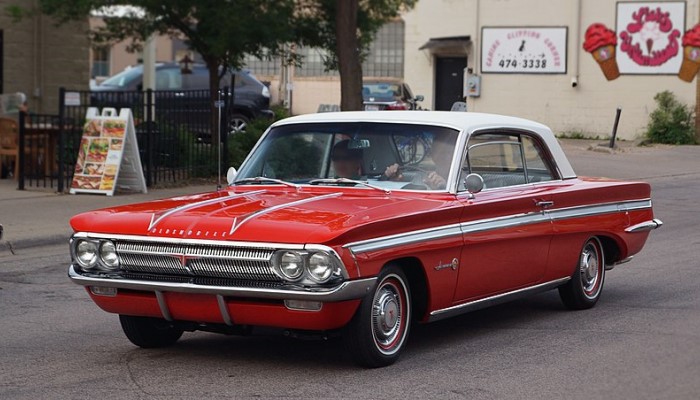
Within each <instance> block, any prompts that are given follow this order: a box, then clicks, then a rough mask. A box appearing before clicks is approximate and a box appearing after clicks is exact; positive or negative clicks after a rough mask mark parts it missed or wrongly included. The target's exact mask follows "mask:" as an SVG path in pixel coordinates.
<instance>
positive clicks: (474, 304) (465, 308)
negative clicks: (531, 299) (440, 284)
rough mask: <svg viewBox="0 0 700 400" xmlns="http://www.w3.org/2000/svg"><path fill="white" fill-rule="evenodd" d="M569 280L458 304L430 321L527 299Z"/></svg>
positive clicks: (432, 315) (432, 313)
mask: <svg viewBox="0 0 700 400" xmlns="http://www.w3.org/2000/svg"><path fill="white" fill-rule="evenodd" d="M569 279H571V277H566V278H561V279H556V280H553V281H550V282H545V283H540V284H539V285H535V286H530V287H526V288H522V289H518V290H514V291H512V292H508V293H501V294H497V295H494V296H490V297H486V298H483V299H479V300H474V301H470V302H467V303H463V304H458V305H456V306H452V307H448V308H443V309H440V310H435V311H432V312H431V313H430V317H429V318H428V321H429V322H433V321H439V320H441V319H445V318H449V317H452V316H455V315H459V314H462V313H466V312H469V311H476V310H480V309H482V308H487V307H491V306H494V305H496V304H501V303H505V302H507V301H511V300H514V299H517V298H520V297H525V296H527V295H530V294H534V293H540V292H545V291H547V290H551V289H554V288H556V287H557V286H561V285H562V284H564V283H566V282H567V281H568V280H569Z"/></svg>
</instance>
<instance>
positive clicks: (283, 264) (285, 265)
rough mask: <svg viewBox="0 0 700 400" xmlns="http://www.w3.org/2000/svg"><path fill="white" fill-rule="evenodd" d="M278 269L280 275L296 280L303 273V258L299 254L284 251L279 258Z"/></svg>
mask: <svg viewBox="0 0 700 400" xmlns="http://www.w3.org/2000/svg"><path fill="white" fill-rule="evenodd" d="M279 270H280V272H281V273H282V275H283V276H284V277H285V278H287V279H289V280H292V281H293V280H297V279H299V278H301V275H302V274H303V273H304V260H303V258H302V257H301V254H299V253H296V252H293V251H286V252H284V253H282V255H281V256H280V259H279Z"/></svg>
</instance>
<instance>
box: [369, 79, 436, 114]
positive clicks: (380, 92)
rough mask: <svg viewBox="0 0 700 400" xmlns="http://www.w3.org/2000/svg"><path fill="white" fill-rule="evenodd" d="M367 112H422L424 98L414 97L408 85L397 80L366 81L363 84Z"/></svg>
mask: <svg viewBox="0 0 700 400" xmlns="http://www.w3.org/2000/svg"><path fill="white" fill-rule="evenodd" d="M362 101H363V103H364V108H365V111H380V110H420V106H419V105H418V102H419V101H423V96H421V95H418V96H413V92H411V88H410V87H408V84H407V83H405V82H402V81H397V80H365V81H364V82H363V83H362Z"/></svg>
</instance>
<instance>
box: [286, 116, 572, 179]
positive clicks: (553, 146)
mask: <svg viewBox="0 0 700 400" xmlns="http://www.w3.org/2000/svg"><path fill="white" fill-rule="evenodd" d="M321 122H384V123H404V124H422V125H439V126H445V127H450V128H454V129H457V130H459V131H464V132H467V133H468V134H469V135H471V134H472V133H474V132H476V131H480V130H485V129H498V128H505V129H516V130H518V129H519V130H526V131H530V132H532V133H535V134H537V135H538V136H539V137H541V138H542V141H544V142H545V144H546V145H547V147H549V151H550V152H551V154H552V156H553V158H554V162H555V163H556V164H557V168H558V169H559V173H560V174H561V177H562V179H570V178H575V177H576V173H574V170H573V168H572V167H571V164H570V163H569V160H568V159H567V158H566V155H565V154H564V151H563V150H562V148H561V146H560V145H559V142H558V141H557V138H556V137H555V136H554V134H553V133H552V130H551V129H549V127H547V126H546V125H542V124H540V123H538V122H534V121H530V120H527V119H523V118H517V117H509V116H505V115H497V114H484V113H474V112H456V111H346V112H332V113H317V114H305V115H299V116H295V117H291V118H286V119H283V120H281V121H278V122H276V123H275V124H274V125H273V126H279V125H288V124H299V123H321Z"/></svg>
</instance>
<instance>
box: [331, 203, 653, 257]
mask: <svg viewBox="0 0 700 400" xmlns="http://www.w3.org/2000/svg"><path fill="white" fill-rule="evenodd" d="M647 208H651V200H650V199H643V200H630V201H623V202H618V203H607V204H597V205H593V206H590V205H589V206H576V207H568V208H559V209H547V210H544V211H533V212H532V213H527V214H513V215H506V216H503V217H498V218H488V219H481V220H475V221H468V222H463V223H461V224H452V225H445V226H437V227H433V228H427V229H421V230H416V231H411V232H406V233H400V234H396V235H389V236H382V237H378V238H374V239H368V240H362V241H358V242H353V243H348V244H346V245H344V246H343V247H345V248H348V249H349V250H350V251H351V252H352V253H353V254H357V253H364V252H369V251H375V250H382V249H385V248H389V247H396V246H401V245H405V244H411V243H416V242H424V241H427V240H435V239H442V238H445V237H450V236H456V235H462V234H468V233H476V232H485V231H490V230H495V229H503V228H512V227H517V226H523V225H531V224H538V223H543V222H547V221H550V220H551V221H559V220H564V219H571V218H581V217H586V216H593V215H603V214H610V213H617V212H628V211H631V210H641V209H647ZM457 227H459V229H457Z"/></svg>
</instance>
